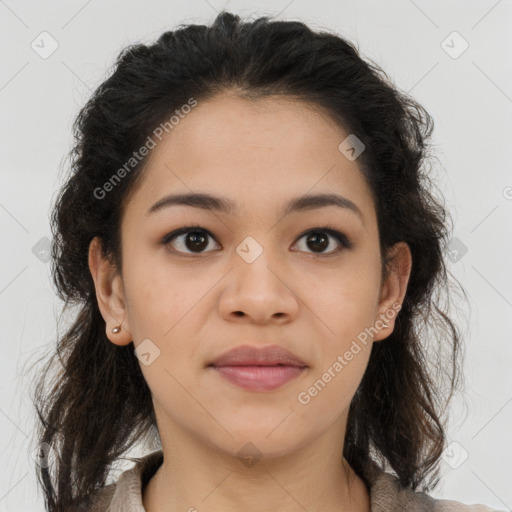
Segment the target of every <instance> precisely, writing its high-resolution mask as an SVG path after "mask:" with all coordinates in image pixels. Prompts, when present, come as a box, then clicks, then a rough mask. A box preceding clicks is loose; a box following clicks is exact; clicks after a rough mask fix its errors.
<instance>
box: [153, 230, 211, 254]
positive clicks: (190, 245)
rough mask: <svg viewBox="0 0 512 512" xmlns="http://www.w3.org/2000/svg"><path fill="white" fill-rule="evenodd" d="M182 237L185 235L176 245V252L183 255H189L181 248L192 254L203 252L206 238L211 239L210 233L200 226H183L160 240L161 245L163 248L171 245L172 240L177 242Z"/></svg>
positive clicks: (206, 244)
mask: <svg viewBox="0 0 512 512" xmlns="http://www.w3.org/2000/svg"><path fill="white" fill-rule="evenodd" d="M183 235H185V236H184V238H183V241H182V242H181V243H179V244H178V246H179V247H180V248H178V250H177V251H176V252H182V253H184V254H190V253H187V252H185V251H184V250H183V247H185V248H187V249H189V250H190V251H191V252H192V253H201V252H204V251H203V249H204V248H205V247H207V246H208V237H209V236H210V237H211V238H212V239H213V236H212V235H211V233H210V232H209V231H208V230H206V229H203V228H201V227H200V226H185V227H183V228H180V229H177V230H176V231H173V232H172V233H169V234H168V235H166V236H165V237H164V239H163V240H162V244H163V245H164V246H168V245H171V242H172V241H173V240H174V239H177V240H179V237H182V236H183Z"/></svg>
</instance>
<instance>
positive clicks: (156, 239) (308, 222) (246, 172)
mask: <svg viewBox="0 0 512 512" xmlns="http://www.w3.org/2000/svg"><path fill="white" fill-rule="evenodd" d="M347 135H348V132H346V131H344V130H343V129H342V128H341V127H340V126H339V125H337V124H336V123H334V122H333V121H332V119H331V118H329V117H328V116H327V115H326V114H325V113H322V112H320V111H319V110H317V109H315V108H314V107H313V106H312V105H309V104H307V103H303V102H299V101H297V100H291V99H284V98H271V99H264V100H258V101H256V102H249V101H246V100H241V99H238V98H236V97H235V96H234V95H231V94H228V93H225V94H223V95H220V96H217V97H215V98H213V99H210V100H208V101H205V102H199V104H198V105H197V107H195V108H194V109H193V110H192V112H191V113H189V114H188V115H187V116H186V117H185V119H183V120H181V121H180V123H179V124H178V125H176V126H175V127H174V129H173V130H172V131H171V132H169V134H167V135H166V136H165V137H164V138H163V140H162V141H161V142H160V143H159V144H158V145H157V147H156V148H155V149H153V150H152V151H151V152H150V154H149V165H148V167H147V169H146V175H145V176H144V178H143V180H142V182H141V183H140V185H139V187H138V189H137V190H136V193H135V194H134V195H133V196H132V197H131V199H130V202H129V203H128V205H127V208H126V210H125V213H124V216H123V219H122V226H121V236H122V255H123V269H122V273H120V272H118V271H117V269H115V268H114V267H112V266H111V265H109V263H108V262H107V261H106V260H105V259H104V258H102V255H101V251H100V246H99V240H98V239H97V238H96V239H94V240H93V241H92V242H91V245H90V248H89V268H90V271H91V274H92V276H93V279H94V282H95V286H96V293H97V299H98V304H99V307H100V310H101V313H102V315H103V317H104V319H105V322H106V334H107V336H108V338H109V339H110V341H111V342H112V343H114V344H116V345H119V346H122V345H127V344H129V343H131V342H132V341H133V344H134V346H135V347H138V346H139V345H140V343H141V342H142V341H143V340H145V339H147V338H149V339H150V340H151V343H152V344H153V345H152V347H155V346H156V347H158V349H159V350H160V355H159V356H158V357H156V359H154V360H153V361H152V362H151V364H149V365H148V366H146V365H144V364H142V363H141V370H142V372H143V374H144V378H145V379H146V381H147V384H148V386H149V388H150V390H151V392H152V397H153V403H154V407H155V412H156V417H157V423H158V429H159V433H160V438H161V441H162V448H163V452H164V462H163V464H162V466H161V467H160V469H159V470H158V471H157V473H156V474H155V475H154V476H153V478H152V479H151V480H150V482H149V484H148V485H147V486H146V487H145V488H144V492H143V505H144V507H145V508H146V510H147V511H149V512H157V511H158V512H177V511H187V510H189V509H190V510H194V509H192V508H191V507H196V508H197V509H200V510H203V511H212V512H213V511H220V510H222V511H224V512H229V511H235V510H236V511H237V512H240V511H249V510H250V511H252V512H268V511H269V510H280V511H281V512H299V511H300V512H303V511H304V510H308V512H317V511H318V512H320V511H322V512H325V511H335V510H336V511H340V510H351V511H354V510H355V511H369V510H370V498H369V492H368V489H367V488H366V486H365V484H364V482H363V481H362V479H361V478H360V477H359V476H358V475H357V474H356V473H355V472H354V471H353V469H352V468H351V467H350V465H349V464H348V462H347V461H346V460H345V459H344V458H343V442H344V439H345V430H346V422H347V414H348V409H349V405H350V401H351V399H352V397H353V396H354V393H355V392H356V390H357V388H358V386H359V383H360V382H361V379H362V377H363V375H364V372H365V369H366V366H367V363H368V359H369V356H370V352H371V347H372V345H373V343H376V342H379V341H381V340H383V339H385V338H386V337H388V336H389V335H390V334H391V332H392V330H393V328H394V319H395V317H396V309H393V305H395V306H396V305H397V304H398V305H400V304H401V303H402V301H403V298H404V296H405V292H406V287H407V283H408V280H409V275H410V270H411V263H412V262H411V254H410V250H409V247H408V246H407V244H406V243H404V242H399V243H397V244H396V245H395V246H394V247H393V248H392V255H393V260H392V272H391V275H390V277H389V278H388V279H387V280H385V281H381V254H380V251H379V245H378V231H377V218H376V214H375V208H374V204H373V201H372V197H371V195H370V190H369V188H368V186H367V184H366V182H365V180H364V177H363V175H362V173H361V171H360V169H359V166H358V161H357V159H356V160H354V161H351V160H349V159H347V158H346V156H345V155H344V154H342V152H341V151H340V150H339V149H338V145H339V144H340V143H341V142H342V141H343V140H344V139H345V137H346V136H347ZM192 191H193V192H199V191H200V192H207V193H210V194H213V195H219V196H224V197H227V198H229V199H231V200H233V201H235V202H236V206H237V212H236V213H232V214H227V213H220V212H213V211H207V210H200V209H197V208H193V207H190V206H172V207H169V208H167V209H163V210H161V211H159V212H157V213H154V214H151V215H145V213H146V212H147V211H148V210H149V208H150V207H151V206H152V205H153V204H154V203H155V202H156V201H158V200H159V199H161V198H162V197H164V196H165V195H167V194H169V193H187V192H192ZM321 192H324V193H333V192H334V193H337V194H341V195H343V196H345V197H347V198H349V199H351V200H352V201H353V202H354V203H356V204H357V206H358V207H359V209H360V210H361V212H362V218H360V217H358V216H357V215H356V214H355V213H354V212H352V211H350V210H348V209H342V208H338V207H336V206H328V207H323V208H318V209H316V210H311V211H305V212H295V213H289V214H287V215H286V216H283V215H282V213H281V210H282V207H283V204H284V203H285V202H286V201H288V200H289V199H291V198H295V197H297V196H302V195H305V194H313V193H321ZM105 200H108V199H105ZM325 223H330V224H333V225H334V226H336V229H337V230H338V231H340V232H341V233H344V234H345V235H346V236H347V237H348V239H349V240H350V241H352V242H353V244H354V245H353V247H352V248H350V249H348V248H344V247H343V246H342V245H340V244H339V242H337V240H336V239H335V238H333V237H329V238H328V240H329V242H328V246H325V247H324V248H322V246H321V245H318V243H316V244H315V242H314V241H313V242H311V241H310V242H309V243H308V241H307V240H308V236H307V235H305V236H304V232H305V231H306V230H310V229H314V228H320V227H322V226H324V225H325ZM195 225H199V226H201V227H202V228H203V229H206V230H208V231H209V233H211V235H208V234H204V236H207V238H206V240H205V243H204V245H203V246H202V248H200V249H199V250H198V251H199V252H195V253H194V249H193V247H194V246H193V244H192V245H191V244H190V238H191V237H190V235H187V234H185V235H180V236H178V237H177V238H175V239H174V241H171V242H169V244H168V246H167V247H165V246H163V245H162V244H161V243H160V242H161V241H162V239H163V238H164V236H165V235H167V234H168V233H170V232H171V231H173V230H175V229H178V228H181V227H183V226H195ZM301 235H302V236H301ZM247 236H251V237H253V238H254V239H255V240H256V241H257V243H258V244H259V246H261V248H262V249H263V252H262V253H261V255H260V256H259V257H258V258H257V259H256V260H254V261H253V262H251V263H248V262H247V261H246V260H244V259H243V258H242V257H240V256H239V254H238V253H237V252H236V248H237V247H238V246H239V245H240V244H241V243H242V241H243V240H244V239H245V238H246V237H247ZM324 236H325V235H324ZM187 238H188V239H189V244H188V246H187V245H186V242H187ZM192 242H193V239H192ZM190 247H192V249H190ZM173 249H174V251H176V252H173V251H172V250H173ZM179 251H182V253H181V254H183V256H180V255H179ZM201 251H202V252H201ZM187 254H188V255H189V257H187ZM389 312H391V317H390V313H389ZM386 313H387V316H386ZM379 319H384V321H385V322H387V324H388V327H387V328H382V326H381V324H380V323H379V324H378V325H379V326H380V327H381V328H380V329H379V331H378V333H377V334H375V335H374V337H373V339H372V338H371V337H370V338H369V339H368V341H367V343H366V344H363V343H360V342H358V345H359V347H360V350H359V352H358V353H357V355H354V357H353V358H352V359H351V360H350V361H349V362H348V363H347V364H346V366H344V368H343V369H342V371H339V372H337V373H336V376H335V377H333V378H331V380H330V382H328V383H327V384H326V386H325V387H324V388H323V389H322V390H321V392H319V393H318V394H317V395H316V396H314V397H312V398H311V400H310V401H309V403H307V404H303V403H300V402H299V401H298V399H297V397H298V394H299V393H300V392H303V391H307V390H308V389H309V388H310V387H311V386H312V385H313V384H314V383H315V381H317V380H318V379H320V378H321V377H322V374H324V371H326V370H327V368H329V367H331V366H332V365H333V363H334V362H335V361H336V360H337V357H338V356H339V355H343V354H344V353H345V352H346V351H347V350H349V349H350V347H351V346H353V341H354V340H357V339H358V338H357V336H358V334H360V333H361V332H362V331H364V330H365V328H369V327H370V326H375V325H376V321H377V320H379ZM119 324H121V331H120V332H119V333H118V334H113V333H112V332H111V331H112V328H113V327H115V326H117V325H119ZM274 343H275V344H278V345H282V346H284V347H286V348H287V349H289V350H290V351H292V352H293V353H295V354H296V355H297V356H298V357H300V358H301V359H302V360H303V361H305V362H306V364H307V365H308V368H307V369H306V370H304V371H303V373H302V374H301V375H300V376H299V377H298V378H295V379H293V380H291V381H289V382H287V383H286V384H285V385H283V386H281V387H280V388H277V389H276V390H273V391H271V392H255V391H247V390H244V389H242V388H240V387H237V386H235V385H233V384H231V383H230V382H227V381H225V380H224V379H223V378H221V377H220V376H219V375H218V374H217V372H216V371H215V370H212V369H211V368H207V367H206V366H207V365H208V364H209V363H210V362H211V361H212V360H213V359H214V358H215V357H217V356H218V355H220V354H221V353H223V352H225V351H227V350H228V349H230V348H233V347H235V346H237V345H241V344H250V345H251V344H252V345H254V346H259V347H261V346H265V345H270V344H274ZM248 442H250V443H252V444H253V445H254V446H256V447H257V449H258V450H259V455H258V457H257V458H256V459H255V460H256V463H255V464H254V465H251V466H249V465H248V464H247V463H245V462H244V461H242V460H241V459H240V457H239V456H238V453H239V451H240V450H241V449H242V448H243V447H244V445H246V443H248ZM242 453H243V452H242Z"/></svg>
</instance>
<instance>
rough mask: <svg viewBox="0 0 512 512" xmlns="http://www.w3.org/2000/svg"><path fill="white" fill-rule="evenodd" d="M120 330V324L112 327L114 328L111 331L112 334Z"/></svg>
mask: <svg viewBox="0 0 512 512" xmlns="http://www.w3.org/2000/svg"><path fill="white" fill-rule="evenodd" d="M120 330H121V326H120V325H118V326H117V327H114V328H113V329H112V332H113V333H114V334H117V333H118V332H119V331H120Z"/></svg>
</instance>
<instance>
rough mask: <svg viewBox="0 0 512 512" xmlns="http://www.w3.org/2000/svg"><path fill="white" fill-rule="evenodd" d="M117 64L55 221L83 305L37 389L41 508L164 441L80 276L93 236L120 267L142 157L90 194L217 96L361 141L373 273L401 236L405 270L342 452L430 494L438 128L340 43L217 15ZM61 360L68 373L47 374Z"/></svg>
mask: <svg viewBox="0 0 512 512" xmlns="http://www.w3.org/2000/svg"><path fill="white" fill-rule="evenodd" d="M113 67H114V70H113V73H112V74H111V75H110V76H109V77H108V78H107V79H105V80H104V81H103V82H102V83H101V84H100V85H99V86H98V87H97V89H96V90H95V91H94V92H93V94H92V96H91V97H90V99H89V100H88V101H87V103H86V104H85V106H84V107H83V108H82V109H81V110H80V112H79V114H78V116H77V117H76V119H75V120H74V124H73V134H74V139H75V140H74V145H73V148H72V150H71V151H70V153H69V155H68V156H69V157H70V170H71V172H70V173H69V175H68V176H67V179H66V181H65V183H64V185H63V186H62V188H61V189H60V192H59V195H58V198H57V200H56V203H55V205H54V206H53V207H52V212H51V228H52V234H53V240H52V247H51V265H52V277H53V282H54V283H55V286H56V288H57V295H58V297H59V298H60V299H61V300H62V301H64V302H65V304H64V308H63V312H64V311H66V310H67V309H68V308H69V307H70V306H76V307H77V311H76V314H75V315H74V317H73V321H72V323H71V325H70V326H68V327H67V328H66V330H65V332H64V333H63V334H62V335H58V339H57V347H56V348H57V351H56V353H52V357H51V359H50V360H49V361H48V362H47V364H46V365H45V367H44V371H43V373H42V375H41V377H40V379H39V380H38V382H37V387H36V389H35V392H34V395H33V402H34V404H35V408H36V411H37V415H38V426H37V439H38V443H39V445H40V446H46V447H47V448H48V449H49V453H48V463H47V464H40V465H37V476H38V485H42V487H43V489H44V497H45V504H46V507H47V510H48V511H51V512H64V511H65V510H68V507H71V506H74V505H76V504H78V503H81V502H83V501H84V500H86V499H87V498H88V497H89V496H90V495H92V494H94V493H95V492H96V491H98V490H99V489H100V488H102V487H103V486H104V485H105V484H106V479H107V476H108V474H109V471H110V470H111V469H112V466H113V464H114V463H115V461H116V460H118V459H119V458H122V455H123V454H125V453H126V452H127V451H128V450H129V449H130V448H132V447H133V446H134V445H135V444H136V443H137V442H139V441H144V440H147V439H150V438H151V436H152V435H153V436H154V435H157V434H155V431H156V432H158V430H157V425H156V418H155V414H154V409H153V403H152V399H151V393H150V390H149V388H148V386H147V383H146V382H145V379H144V377H143V374H142V372H141V369H140V365H139V361H138V359H137V357H136V355H135V354H134V349H133V346H132V345H131V344H129V345H127V346H122V347H120V346H117V345H114V344H113V343H111V342H110V341H109V339H108V337H107V336H106V332H105V331H106V324H105V321H104V319H103V317H102V315H101V313H100V310H99V307H98V303H97V298H96V293H95V286H94V281H93V279H92V276H91V273H90V270H89V267H88V250H89V244H90V242H91V240H92V239H93V238H94V237H99V238H100V239H101V244H102V254H103V256H104V257H105V258H108V260H109V261H110V262H112V263H113V264H114V265H115V267H116V268H117V269H119V271H120V272H121V270H122V259H121V247H120V226H121V223H120V221H121V219H122V215H123V210H124V208H125V206H126V204H127V202H128V200H129V198H130V197H131V194H133V193H134V191H135V190H136V185H137V183H138V182H139V181H140V178H141V176H142V175H143V171H144V169H145V164H146V162H147V158H142V159H140V161H138V162H137V164H136V165H135V166H134V167H133V169H132V170H131V171H130V172H128V173H126V176H125V177H123V179H122V180H118V181H119V182H118V183H117V184H116V185H115V186H113V187H111V188H112V190H111V191H110V192H109V194H108V198H107V199H103V200H102V199H99V198H98V197H97V194H95V193H94V191H95V190H97V189H98V187H102V186H103V185H104V184H105V183H106V182H108V181H109V180H110V179H111V177H112V175H113V173H114V172H115V170H116V169H119V168H121V167H122V166H123V165H124V164H125V163H126V162H127V161H129V159H130V158H131V157H132V155H133V152H134V151H135V150H137V149H138V148H140V147H141V146H142V145H143V144H144V142H145V141H146V140H147V139H148V137H149V136H151V134H152V133H154V130H155V128H156V127H157V126H159V125H161V124H162V123H163V122H165V121H166V120H167V119H169V116H170V115H172V114H173V113H174V112H175V111H176V109H179V108H180V107H181V106H182V105H184V104H187V102H188V101H189V99H190V98H195V99H196V101H198V102H204V101H206V100H208V99H209V98H213V97H216V96H217V95H220V94H227V93H233V94H235V95H236V96H237V97H239V98H242V99H246V100H251V101H257V100H259V99H264V98H271V97H278V98H279V97H280V98H288V99H294V100H298V101H303V102H305V103H307V104H308V105H309V106H313V107H314V108H317V109H318V110H321V111H322V112H324V113H327V114H328V115H329V116H330V117H331V118H332V119H333V120H335V122H336V123H337V124H338V125H339V126H340V127H341V128H342V129H344V130H346V131H347V132H348V133H350V134H354V135H356V136H357V138H358V139H359V140H360V141H362V142H363V143H364V147H365V150H364V151H363V153H361V155H360V156H359V157H358V160H357V163H358V165H359V168H360V169H361V172H362V173H363V176H364V178H365V180H366V181H367V183H368V185H369V188H370V190H371V194H372V199H373V201H374V204H375V208H376V214H377V221H378V233H379V245H380V250H381V255H382V276H383V278H384V277H386V276H387V275H389V265H388V263H389V260H388V259H387V254H388V250H389V248H390V247H391V246H392V245H393V244H394V243H396V242H398V241H404V242H406V243H407V244H408V245H409V247H410V250H411V254H412V261H413V265H412V270H411V274H410V278H409V282H408V287H407V290H406V294H405V298H404V301H403V304H402V307H401V309H400V311H399V314H398V316H397V317H396V321H395V327H394V330H393V332H392V333H391V334H390V335H389V337H388V338H386V339H384V340H382V341H380V342H379V343H373V346H372V349H371V355H370V359H369V363H368V366H367V368H366V371H365V374H364V376H363V378H362V381H361V383H360V385H359V387H358V389H357V391H356V393H355V395H354V397H353V399H352V401H351V404H350V409H349V415H348V422H347V430H346V439H345V443H344V448H343V456H344V457H345V458H346V460H347V461H348V463H349V464H350V465H351V466H352V467H353V468H354V470H355V472H356V473H358V474H359V475H360V476H361V477H362V478H364V480H365V482H369V481H370V479H371V475H374V474H375V472H376V471H378V470H380V471H382V470H389V471H392V472H393V473H394V474H396V476H397V477H398V479H399V481H400V485H401V486H403V487H410V488H411V489H413V490H415V489H417V488H418V487H419V486H421V489H422V490H423V491H428V490H430V489H431V488H433V487H435V486H436V485H437V484H438V481H439V474H438V473H439V468H438V464H439V461H440V457H441V455H442V452H443V450H444V445H445V441H446V434H445V428H446V425H445V423H444V421H442V415H443V414H444V412H445V410H446V408H447V406H448V403H449V401H450V400H451V398H452V395H453V393H454V391H455V390H456V389H457V385H458V383H459V382H460V379H461V377H462V374H461V371H460V368H461V365H460V361H459V358H460V355H461V333H460V330H459V328H458V326H457V325H456V324H455V322H454V321H453V320H452V319H451V318H450V316H448V311H447V309H448V306H449V305H450V300H449V297H450V293H449V292H451V290H450V288H451V286H450V285H451V282H452V276H451V274H450V273H449V271H448V270H447V267H446V261H445V256H444V252H443V251H444V249H445V245H446V243H447V242H448V241H449V237H450V229H449V224H450V227H451V223H452V220H451V217H450V216H449V214H448V212H447V210H446V208H445V206H444V204H443V203H442V202H441V200H440V199H439V198H437V197H436V196H435V195H434V191H435V189H436V188H437V187H436V184H435V183H434V181H433V179H431V176H430V171H431V170H432V167H433V166H432V165H431V163H430V159H431V157H432V155H431V153H432V152H431V151H430V150H431V147H432V145H431V143H430V141H429V140H430V137H431V134H432V130H433V120H432V118H431V116H430V115H429V114H428V112H427V111H426V110H425V108H424V107H422V106H421V105H420V104H418V103H417V102H416V101H415V100H414V99H412V98H411V97H410V96H408V95H407V94H405V93H403V92H401V91H400V90H399V88H398V87H396V86H395V85H394V84H393V82H392V81H391V80H390V79H389V77H388V76H387V75H386V73H385V72H384V71H382V70H381V69H380V68H379V66H377V65H376V64H375V63H373V61H371V60H370V59H363V58H362V57H361V56H360V55H359V50H358V48H356V46H355V45H354V44H353V43H351V42H349V41H348V40H346V39H344V38H343V37H340V36H339V35H337V34H334V33H329V32H328V31H313V30H312V29H310V28H309V27H308V26H307V25H305V24H304V23H303V22H300V21H279V20H272V19H270V18H269V17H260V18H257V19H255V20H253V21H242V20H241V19H240V17H239V16H237V15H234V14H232V13H229V12H226V11H222V12H221V13H220V14H219V15H218V16H217V17H216V19H215V20H214V22H213V23H212V24H211V25H210V26H205V25H195V24H190V25H183V24H182V25H180V26H178V27H177V28H176V29H175V30H172V31H167V32H164V33H162V34H161V35H160V36H159V38H158V39H157V40H156V42H154V43H152V44H142V43H137V44H132V45H129V46H127V47H125V48H124V49H122V50H121V51H120V53H119V55H118V56H117V60H116V62H115V63H114V65H113ZM453 280H454V281H456V280H455V279H454V278H453ZM456 282H457V283H458V281H456ZM459 286H460V284H459ZM461 288H462V287H461ZM462 291H463V293H464V295H465V292H464V290H463V289H462ZM443 297H445V298H447V299H448V300H447V301H446V304H445V305H444V306H443V305H441V299H442V298H443ZM432 341H436V342H437V345H436V344H431V343H432ZM434 355H435V356H436V357H435V358H434ZM56 359H58V360H59V361H60V363H61V365H62V367H61V368H59V369H58V370H54V371H51V370H52V366H53V364H54V363H55V362H56ZM38 371H41V370H38ZM49 376H50V377H53V381H52V382H51V383H47V379H48V377H49ZM45 443H46V444H45Z"/></svg>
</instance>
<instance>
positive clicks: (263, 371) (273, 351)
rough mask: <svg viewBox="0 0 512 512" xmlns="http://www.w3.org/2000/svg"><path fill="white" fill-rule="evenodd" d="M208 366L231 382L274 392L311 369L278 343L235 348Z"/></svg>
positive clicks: (240, 385)
mask: <svg viewBox="0 0 512 512" xmlns="http://www.w3.org/2000/svg"><path fill="white" fill-rule="evenodd" d="M208 366H209V367H210V368H212V369H213V371H214V373H215V374H217V375H219V376H221V377H222V378H223V379H224V380H225V381H228V382H229V383H230V384H234V385H235V386H237V387H239V388H243V389H244V390H246V391H255V392H262V391H273V390H274V389H277V388H279V387H281V386H283V385H284V384H286V383H287V382H289V381H291V380H293V379H295V378H297V377H299V376H300V375H301V374H303V372H304V371H305V370H306V368H308V366H307V365H306V363H304V361H302V360H301V359H300V358H299V357H297V356H296V355H295V354H293V353H292V352H290V351H289V350H286V349H285V348H283V347H280V346H279V345H271V346H267V347H263V348H256V347H251V346H249V345H242V346H239V347H235V348H234V349H232V350H230V351H228V352H225V353H224V354H222V355H221V356H219V357H218V358H217V359H215V360H214V361H213V362H212V363H211V364H209V365H208Z"/></svg>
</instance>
